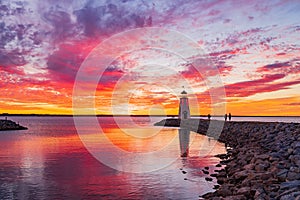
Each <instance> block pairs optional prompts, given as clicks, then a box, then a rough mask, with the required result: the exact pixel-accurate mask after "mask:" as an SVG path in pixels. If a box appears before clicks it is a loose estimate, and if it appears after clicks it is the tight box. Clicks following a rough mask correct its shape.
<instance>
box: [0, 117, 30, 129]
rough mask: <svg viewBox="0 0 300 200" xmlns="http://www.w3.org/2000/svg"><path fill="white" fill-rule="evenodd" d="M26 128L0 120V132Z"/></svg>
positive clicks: (9, 121)
mask: <svg viewBox="0 0 300 200" xmlns="http://www.w3.org/2000/svg"><path fill="white" fill-rule="evenodd" d="M26 129H27V128H26V127H24V126H21V125H19V123H16V122H14V121H11V120H6V119H5V120H3V119H1V120H0V131H6V130H26Z"/></svg>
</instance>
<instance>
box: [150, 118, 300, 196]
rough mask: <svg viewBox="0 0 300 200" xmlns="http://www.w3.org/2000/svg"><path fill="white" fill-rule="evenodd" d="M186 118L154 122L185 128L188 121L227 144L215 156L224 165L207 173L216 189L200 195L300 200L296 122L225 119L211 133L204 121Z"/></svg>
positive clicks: (299, 140)
mask: <svg viewBox="0 0 300 200" xmlns="http://www.w3.org/2000/svg"><path fill="white" fill-rule="evenodd" d="M188 121H189V122H185V123H180V120H178V119H167V120H162V121H161V122H158V123H156V124H155V125H157V126H176V127H178V126H180V125H181V126H185V128H186V126H188V124H191V126H190V129H191V130H193V131H195V132H198V133H201V134H205V135H208V136H210V137H215V139H218V141H220V142H223V143H225V145H226V146H227V147H230V148H228V150H227V154H224V155H218V157H220V158H221V159H222V161H221V164H223V165H225V167H224V168H223V169H221V170H218V171H217V172H216V174H211V175H212V177H215V178H216V179H217V182H218V184H219V185H218V186H216V188H218V189H217V190H216V191H215V192H212V193H207V194H205V195H203V196H202V198H204V199H214V200H218V199H228V200H229V199H230V200H234V199H237V200H243V199H245V200H248V199H258V200H263V199H266V200H267V199H279V200H292V199H298V200H300V124H299V123H281V122H225V124H224V127H223V129H222V131H221V134H220V135H214V134H213V133H211V132H210V133H208V132H207V130H208V127H209V121H208V120H197V126H193V124H195V119H190V120H188ZM220 123H221V122H220ZM216 124H218V122H217V123H216ZM221 124H223V122H222V123H221Z"/></svg>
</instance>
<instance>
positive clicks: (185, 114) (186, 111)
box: [178, 90, 191, 119]
mask: <svg viewBox="0 0 300 200" xmlns="http://www.w3.org/2000/svg"><path fill="white" fill-rule="evenodd" d="M190 116H191V115H190V107H189V99H188V97H187V92H186V91H185V90H183V91H182V92H181V97H180V103H179V113H178V118H179V119H189V118H190Z"/></svg>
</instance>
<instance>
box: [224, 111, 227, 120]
mask: <svg viewBox="0 0 300 200" xmlns="http://www.w3.org/2000/svg"><path fill="white" fill-rule="evenodd" d="M224 118H225V121H227V113H226V114H225V115H224Z"/></svg>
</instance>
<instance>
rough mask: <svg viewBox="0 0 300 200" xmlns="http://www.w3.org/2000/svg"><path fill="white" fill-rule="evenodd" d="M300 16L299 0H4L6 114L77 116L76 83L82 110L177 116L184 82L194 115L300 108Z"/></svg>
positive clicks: (1, 61)
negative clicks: (79, 87)
mask: <svg viewBox="0 0 300 200" xmlns="http://www.w3.org/2000/svg"><path fill="white" fill-rule="evenodd" d="M299 19H300V2H299V1H298V0H281V1H278V0H274V1H268V0H265V1H254V0H248V1H239V0H236V1H221V0H211V1H208V0H207V1H205V0H204V1H197V0H166V1H159V0H157V1H146V0H144V1H143V0H64V1H56V0H43V1H40V0H30V1H29V0H28V1H22V0H19V1H14V0H10V1H4V0H0V30H1V31H0V72H1V73H0V88H1V92H0V104H1V106H0V113H11V114H21V113H22V114H31V113H36V114H72V113H73V112H74V106H76V107H78V105H77V104H74V96H76V95H78V93H76V92H78V91H76V87H74V86H75V85H76V84H79V83H80V86H81V87H82V88H84V89H82V88H81V89H82V90H81V92H82V93H81V97H80V98H81V102H82V104H81V105H80V106H81V109H79V110H80V111H79V113H82V114H146V115H147V114H177V113H178V104H179V98H180V92H181V91H182V90H183V86H184V89H185V90H186V91H187V92H188V93H189V101H190V108H191V114H194V115H198V114H202V115H206V114H208V113H216V114H221V113H220V112H231V113H232V114H233V115H269V116H270V115H271V116H278V115H284V116H289V115H290V116H296V115H297V116H299V115H300V96H299V93H300V92H299V91H300V20H299ZM153 30H154V31H153ZM104 44H106V45H104ZM107 44H109V45H107ZM103 46H104V47H105V49H103ZM101 48H102V49H101ZM121 48H124V49H126V51H122V52H119V51H118V50H120V49H121ZM195 48H196V49H197V51H196V52H195V51H193V50H191V49H195ZM93 52H94V54H93ZM117 52H118V53H117ZM108 54H109V55H110V57H109V58H110V61H111V62H109V63H108V64H105V65H101V64H103V62H102V60H105V58H107V57H105V56H107V55H108ZM91 55H93V56H94V57H91ZM95 55H96V56H95ZM90 59H95V60H93V62H94V64H95V65H93V66H92V65H91V63H90V62H88V61H90ZM85 62H86V63H89V64H90V66H87V67H84V64H85ZM98 68H101V69H103V73H100V72H99V69H98ZM79 72H80V73H79ZM82 74H85V78H84V79H80V76H81V75H82ZM78 77H79V78H78ZM93 78H96V79H97V80H96V79H95V80H96V81H97V84H96V85H93V86H92V85H91V80H92V79H93ZM78 79H80V80H78ZM93 80H94V79H93ZM211 80H214V81H216V80H217V81H220V82H218V83H219V84H217V85H213V84H210V83H209V81H211ZM85 90H88V91H89V92H88V93H85ZM216 90H220V91H221V93H218V92H215V91H216ZM222 91H224V92H223V93H222ZM76 98H77V97H76ZM85 101H89V102H92V103H88V104H86V105H85V103H84V102H85ZM220 105H222V106H224V108H225V109H221V111H220V110H219V111H218V110H217V111H216V110H214V109H215V108H217V107H218V106H220Z"/></svg>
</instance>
